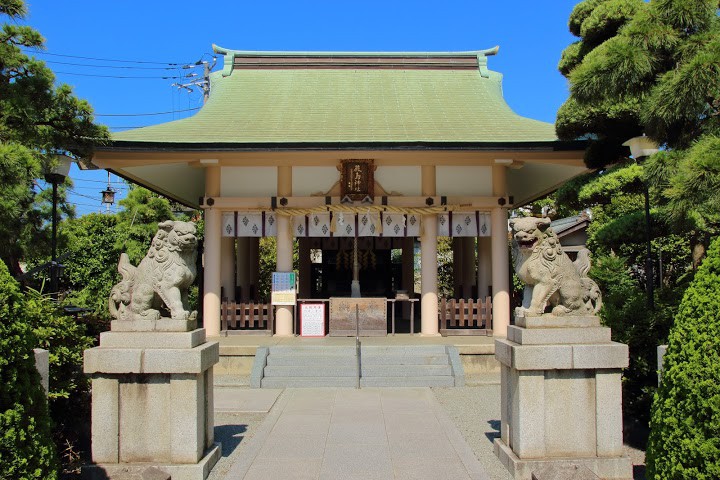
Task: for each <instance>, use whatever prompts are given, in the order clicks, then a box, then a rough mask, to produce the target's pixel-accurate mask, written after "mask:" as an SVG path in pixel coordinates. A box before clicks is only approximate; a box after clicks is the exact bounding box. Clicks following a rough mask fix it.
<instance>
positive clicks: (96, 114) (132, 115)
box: [93, 107, 202, 128]
mask: <svg viewBox="0 0 720 480" xmlns="http://www.w3.org/2000/svg"><path fill="white" fill-rule="evenodd" d="M201 108H202V107H194V108H186V109H185V110H169V111H167V112H152V113H95V114H93V115H95V116H96V117H146V116H152V115H169V114H171V113H182V112H192V111H194V110H200V109H201ZM120 128H125V127H120Z"/></svg>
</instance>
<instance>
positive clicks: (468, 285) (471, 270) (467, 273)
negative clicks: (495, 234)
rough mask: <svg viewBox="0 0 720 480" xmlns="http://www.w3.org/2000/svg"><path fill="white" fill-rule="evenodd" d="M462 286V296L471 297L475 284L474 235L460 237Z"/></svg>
mask: <svg viewBox="0 0 720 480" xmlns="http://www.w3.org/2000/svg"><path fill="white" fill-rule="evenodd" d="M461 244H462V252H463V253H462V288H463V298H473V286H475V280H476V277H477V275H475V264H476V262H475V237H464V238H462V242H461Z"/></svg>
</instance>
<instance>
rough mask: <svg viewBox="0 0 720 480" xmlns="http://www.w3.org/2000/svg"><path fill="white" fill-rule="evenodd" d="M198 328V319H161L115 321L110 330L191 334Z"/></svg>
mask: <svg viewBox="0 0 720 480" xmlns="http://www.w3.org/2000/svg"><path fill="white" fill-rule="evenodd" d="M196 328H197V319H193V320H173V319H172V318H160V319H158V320H154V319H153V320H151V319H143V320H113V321H112V322H110V330H111V331H113V332H189V331H191V330H195V329H196Z"/></svg>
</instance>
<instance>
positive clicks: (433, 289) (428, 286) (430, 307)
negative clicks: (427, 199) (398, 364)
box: [420, 165, 440, 336]
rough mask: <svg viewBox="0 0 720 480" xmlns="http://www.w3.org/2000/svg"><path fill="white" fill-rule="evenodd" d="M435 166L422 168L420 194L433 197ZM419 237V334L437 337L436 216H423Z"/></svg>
mask: <svg viewBox="0 0 720 480" xmlns="http://www.w3.org/2000/svg"><path fill="white" fill-rule="evenodd" d="M435 185H436V184H435V166H434V165H423V166H422V194H423V195H427V196H434V195H435V188H436V186H435ZM422 222H423V223H422V236H421V237H420V255H421V257H420V262H421V265H420V267H421V297H420V333H421V334H422V335H423V336H438V335H440V334H439V333H438V295H437V277H438V275H437V273H438V272H437V215H436V214H432V215H423V219H422Z"/></svg>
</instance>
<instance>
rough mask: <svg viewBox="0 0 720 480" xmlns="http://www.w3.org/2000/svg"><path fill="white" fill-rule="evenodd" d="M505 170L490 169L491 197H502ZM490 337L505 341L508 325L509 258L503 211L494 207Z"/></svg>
mask: <svg viewBox="0 0 720 480" xmlns="http://www.w3.org/2000/svg"><path fill="white" fill-rule="evenodd" d="M505 168H506V167H504V166H502V165H493V168H492V177H493V178H492V184H493V195H494V196H496V197H502V196H505V195H506V191H507V186H506V169H505ZM491 238H492V240H491V246H492V289H493V335H494V336H496V337H507V327H508V325H509V324H510V270H509V269H510V258H509V253H508V228H507V208H503V207H501V206H497V207H495V208H493V209H492V212H491Z"/></svg>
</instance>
